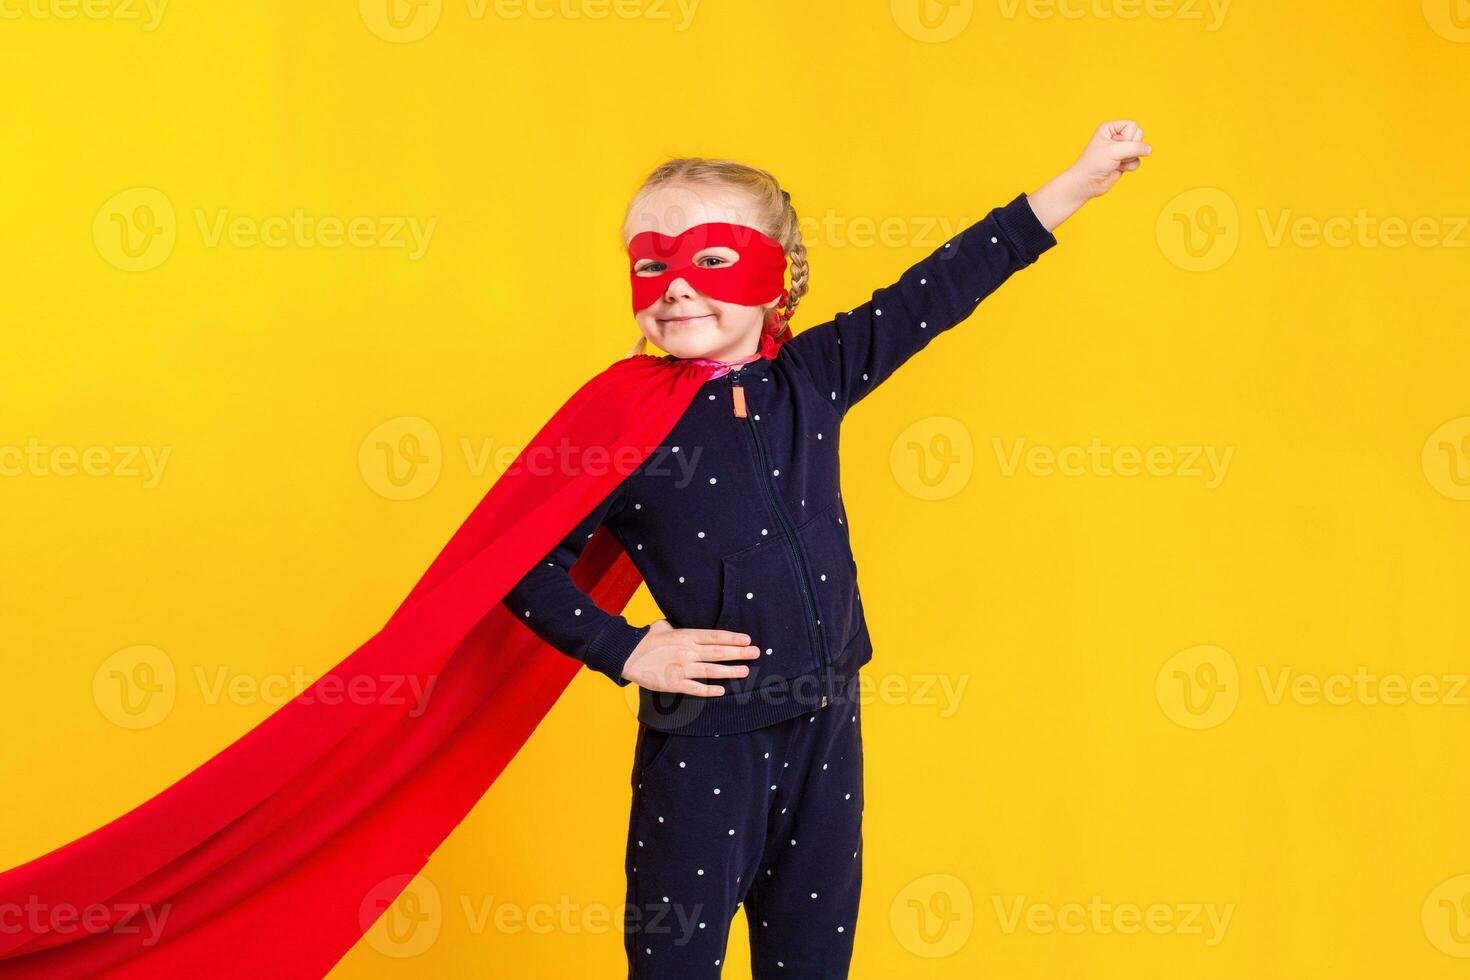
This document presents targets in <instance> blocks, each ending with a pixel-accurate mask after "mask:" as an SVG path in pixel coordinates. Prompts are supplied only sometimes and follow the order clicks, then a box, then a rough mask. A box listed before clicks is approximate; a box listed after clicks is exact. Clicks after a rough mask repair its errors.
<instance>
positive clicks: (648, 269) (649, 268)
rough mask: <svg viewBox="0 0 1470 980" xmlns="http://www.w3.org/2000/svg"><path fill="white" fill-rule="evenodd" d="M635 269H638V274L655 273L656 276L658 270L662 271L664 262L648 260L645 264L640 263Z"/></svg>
mask: <svg viewBox="0 0 1470 980" xmlns="http://www.w3.org/2000/svg"><path fill="white" fill-rule="evenodd" d="M637 271H638V274H639V275H640V276H645V275H655V276H656V275H658V274H659V273H660V272H663V271H664V264H663V263H662V262H650V263H648V264H647V265H640V266H639V267H638V270H637Z"/></svg>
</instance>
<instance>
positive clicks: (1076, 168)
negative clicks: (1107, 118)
mask: <svg viewBox="0 0 1470 980" xmlns="http://www.w3.org/2000/svg"><path fill="white" fill-rule="evenodd" d="M1153 151H1154V148H1153V147H1152V146H1149V145H1148V144H1147V143H1145V142H1144V141H1143V130H1141V129H1139V128H1138V123H1136V122H1134V121H1133V120H1131V119H1119V120H1115V121H1114V122H1105V123H1103V124H1102V125H1101V126H1099V127H1098V128H1097V132H1095V133H1093V134H1092V139H1091V140H1089V141H1088V143H1087V146H1085V147H1084V148H1083V150H1082V155H1081V156H1079V157H1078V158H1077V162H1076V163H1074V164H1072V167H1071V169H1072V172H1073V173H1074V174H1075V175H1076V177H1077V186H1078V188H1079V189H1080V190H1081V191H1082V193H1084V194H1085V195H1087V196H1088V197H1100V196H1102V195H1103V194H1106V193H1107V192H1108V189H1109V188H1111V187H1112V186H1113V185H1114V184H1116V183H1117V182H1118V178H1120V177H1122V176H1123V175H1124V174H1126V173H1128V172H1130V171H1133V170H1137V169H1138V168H1139V166H1140V165H1141V164H1142V158H1143V157H1146V156H1148V155H1149V154H1150V153H1152V152H1153Z"/></svg>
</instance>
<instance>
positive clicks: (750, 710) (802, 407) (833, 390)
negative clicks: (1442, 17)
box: [504, 194, 1056, 735]
mask: <svg viewBox="0 0 1470 980" xmlns="http://www.w3.org/2000/svg"><path fill="white" fill-rule="evenodd" d="M1055 244H1056V239H1055V238H1054V237H1053V236H1052V234H1051V232H1049V231H1047V229H1046V227H1045V226H1044V225H1042V224H1041V222H1040V221H1038V220H1037V218H1036V215H1035V213H1034V212H1033V211H1032V210H1031V205H1030V202H1029V201H1027V199H1026V196H1025V195H1024V194H1022V195H1018V196H1017V197H1016V198H1015V200H1013V201H1011V202H1010V203H1009V204H1007V205H1006V206H1005V207H1001V208H996V209H994V210H992V211H991V212H990V213H989V214H987V215H986V216H985V217H984V218H982V219H980V220H979V221H977V222H975V223H974V224H973V225H970V226H969V227H968V228H966V229H965V230H964V231H962V232H960V233H959V234H958V235H956V236H955V237H954V238H952V239H951V240H950V241H949V242H947V243H946V244H944V245H943V246H941V247H939V248H937V249H935V250H934V251H933V252H932V253H931V254H929V255H928V256H926V257H925V258H924V259H922V260H920V261H919V262H918V263H917V264H915V265H914V266H913V267H912V268H910V269H909V270H908V271H906V272H905V273H903V275H902V276H901V277H900V278H899V280H898V282H896V283H894V284H893V285H891V286H886V287H884V288H882V289H879V290H877V291H876V292H874V293H873V298H872V299H871V300H869V301H868V302H865V303H863V304H862V305H860V306H859V307H857V308H856V309H854V310H852V311H851V312H849V313H839V314H837V316H836V317H835V318H834V319H832V320H829V321H828V322H826V323H823V324H820V325H818V326H814V327H809V328H807V329H806V330H803V331H801V332H800V333H798V334H796V335H794V336H793V337H791V338H790V339H788V340H787V341H786V343H785V344H783V345H782V346H781V349H780V352H779V354H778V355H777V356H776V357H775V358H774V359H772V360H765V359H757V360H755V361H752V362H750V363H749V364H746V365H744V366H742V367H740V368H738V369H736V370H734V371H732V372H730V373H729V374H727V375H725V376H724V377H721V378H716V379H713V380H710V381H707V382H705V383H704V385H703V386H702V387H701V388H700V390H699V392H698V393H696V394H695V396H694V399H693V400H692V401H691V403H690V405H689V408H688V409H687V410H686V411H685V413H684V415H683V416H682V417H681V418H680V419H679V421H678V422H677V423H676V424H675V425H674V428H673V429H672V430H671V431H670V432H669V435H668V437H667V439H666V440H665V441H664V443H663V444H661V445H660V446H658V447H657V448H656V449H655V450H654V451H653V452H651V453H650V454H649V455H648V457H647V458H646V459H644V460H643V461H642V463H640V464H639V466H638V467H637V468H636V469H635V470H634V471H632V472H631V473H629V474H628V476H627V477H625V478H624V479H623V481H622V482H621V483H620V484H619V485H618V486H617V488H616V489H614V490H613V492H612V493H610V494H609V495H608V497H607V499H605V500H604V501H603V502H602V503H601V504H600V505H598V507H597V508H596V509H595V510H593V511H592V513H590V514H588V515H587V517H586V519H585V520H583V521H582V523H581V524H580V525H579V526H578V527H577V528H575V529H574V530H573V531H572V532H571V533H570V534H569V535H568V536H567V538H566V539H565V540H564V541H562V542H561V544H559V545H558V546H557V547H556V548H555V549H554V550H553V551H552V552H551V553H550V554H549V555H547V556H546V559H545V561H542V562H539V563H538V564H537V565H536V567H534V568H533V569H531V571H529V572H528V573H527V574H526V576H525V577H524V578H523V579H522V580H521V581H520V582H519V583H518V584H517V585H516V586H515V588H513V589H512V590H511V591H510V592H509V593H508V594H507V595H506V597H505V599H504V604H505V605H506V606H507V607H508V608H509V609H511V610H512V611H513V612H514V613H515V614H516V615H517V616H518V617H521V619H522V622H524V623H525V624H526V626H528V627H529V628H530V629H531V630H532V631H533V632H535V633H536V635H537V636H539V637H540V638H541V639H543V640H544V641H546V642H547V643H548V644H550V645H551V646H553V647H555V648H556V649H558V650H560V651H562V652H563V653H566V654H567V655H568V656H571V657H574V658H576V659H577V660H580V661H582V662H583V663H585V664H586V665H587V666H588V667H590V668H592V669H594V670H597V671H600V672H602V673H603V674H605V675H607V676H608V677H609V678H611V679H612V680H613V681H615V682H617V683H618V684H619V685H620V686H622V685H626V684H628V683H629V682H628V681H627V680H626V679H624V678H623V677H622V670H623V665H624V663H625V662H626V661H627V659H628V656H629V654H631V653H632V652H633V648H634V647H636V646H637V645H638V642H639V641H640V640H641V639H642V638H643V637H644V635H645V634H646V633H647V632H648V630H649V627H648V626H633V625H632V624H630V623H629V622H628V621H627V619H625V618H624V617H622V616H620V615H613V614H610V613H608V612H606V611H604V610H602V609H599V608H598V607H597V606H596V605H595V604H593V602H592V600H591V599H590V598H589V597H588V596H587V594H586V593H585V592H583V591H582V590H581V589H580V588H578V587H577V585H576V584H575V583H574V582H573V581H572V579H571V576H570V574H569V572H568V569H569V568H570V567H571V566H572V564H573V562H575V561H576V559H577V556H578V555H579V554H581V551H582V549H583V548H584V547H585V546H586V544H587V539H588V538H590V537H591V536H592V534H593V533H594V531H595V530H596V528H597V527H598V525H599V524H606V525H607V526H608V528H609V530H610V531H611V533H612V534H613V535H615V536H616V538H617V540H618V542H619V543H620V544H622V546H623V548H624V549H625V550H626V551H627V552H628V555H629V557H630V558H631V559H632V561H633V563H634V565H636V566H637V568H638V570H639V572H640V573H642V575H643V579H644V581H645V583H646V584H647V586H648V590H649V592H650V593H651V594H652V596H653V598H654V601H655V602H657V604H658V607H659V609H660V611H661V612H662V613H663V616H664V618H665V619H667V620H668V621H669V624H670V625H672V626H674V627H676V628H709V629H729V630H735V631H738V632H743V633H747V634H749V635H750V638H751V642H752V643H753V644H755V645H756V646H758V647H759V648H760V650H761V656H760V657H759V658H758V659H752V660H734V661H724V662H725V663H729V664H737V665H738V664H745V665H747V666H748V667H749V668H750V673H749V675H748V676H746V677H734V678H723V677H719V678H699V680H700V681H701V682H703V683H707V684H716V685H720V686H723V687H724V688H725V693H724V694H720V695H713V696H704V695H697V694H672V693H669V692H656V691H650V690H647V689H644V690H641V691H640V694H639V698H640V700H639V709H638V720H639V721H640V722H642V723H644V724H646V725H648V726H650V727H652V728H657V729H660V730H663V731H671V732H677V733H680V734H689V735H723V734H732V733H735V732H742V731H749V730H751V729H755V728H760V727H763V726H765V725H770V724H774V723H776V722H778V721H782V720H785V719H787V718H791V717H794V716H795V715H798V714H801V713H802V712H805V711H811V710H812V709H814V708H820V707H824V706H826V705H828V704H838V703H842V702H844V701H848V700H852V699H853V698H855V697H856V695H857V687H856V680H857V674H858V668H860V667H862V666H863V664H866V663H867V662H868V661H869V660H871V659H872V656H873V647H872V642H871V640H870V639H869V636H868V626H867V621H866V619H865V617H864V615H863V607H862V596H861V595H860V594H859V590H858V585H857V564H856V563H855V562H854V560H853V557H852V548H851V545H850V542H849V537H848V529H849V526H850V525H849V523H848V520H847V511H846V509H845V508H844V506H843V501H842V493H841V486H840V482H839V478H838V457H837V447H838V437H839V432H840V428H841V424H842V419H843V417H844V416H845V415H846V414H847V411H848V410H849V409H850V408H852V406H853V405H855V404H857V403H858V401H860V400H861V399H862V398H863V397H864V396H865V395H867V394H868V393H869V392H870V391H872V390H873V389H874V388H876V387H877V386H878V385H879V384H881V383H882V382H883V380H884V379H886V378H887V377H888V376H889V375H891V374H892V373H893V372H894V371H895V370H896V369H897V368H898V367H899V365H901V364H903V363H904V362H905V361H906V360H908V359H909V358H910V357H912V356H913V355H914V354H915V353H917V352H918V351H920V350H922V349H923V348H924V347H925V346H926V345H927V344H928V343H929V341H930V340H932V339H933V338H934V337H936V336H938V335H939V334H941V333H943V332H944V331H945V330H948V329H949V328H950V327H952V326H954V325H955V324H957V323H960V322H961V321H963V320H964V319H965V318H967V317H968V316H969V315H970V314H971V313H972V312H974V310H975V307H976V306H977V305H978V304H979V302H980V301H981V300H982V299H984V298H985V297H986V296H987V295H988V294H989V293H990V292H991V291H992V290H994V289H995V288H996V287H997V286H999V285H1000V284H1001V283H1003V282H1004V281H1005V280H1006V279H1007V278H1009V277H1010V275H1011V273H1013V272H1015V271H1016V270H1018V269H1020V268H1022V267H1024V266H1027V265H1029V264H1031V263H1032V262H1034V261H1036V258H1037V257H1038V256H1039V255H1040V254H1041V253H1042V252H1044V251H1046V250H1047V249H1048V248H1051V247H1052V246H1053V245H1055ZM673 357H674V355H672V354H669V355H666V359H670V360H672V359H673ZM736 386H739V387H742V388H743V389H744V401H745V406H746V413H745V416H744V417H741V415H740V414H739V412H738V410H737V407H736V406H737V402H736V399H735V393H734V391H733V390H732V389H733V388H735V387H736Z"/></svg>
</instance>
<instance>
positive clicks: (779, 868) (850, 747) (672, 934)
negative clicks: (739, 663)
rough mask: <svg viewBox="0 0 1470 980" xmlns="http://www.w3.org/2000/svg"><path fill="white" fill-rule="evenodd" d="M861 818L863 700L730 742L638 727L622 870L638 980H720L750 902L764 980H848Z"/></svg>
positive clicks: (755, 959)
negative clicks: (736, 922) (735, 926)
mask: <svg viewBox="0 0 1470 980" xmlns="http://www.w3.org/2000/svg"><path fill="white" fill-rule="evenodd" d="M862 817H863V740H862V712H861V711H860V705H859V703H858V701H857V700H856V698H854V699H853V700H851V701H846V702H834V703H833V704H830V705H828V706H827V707H825V708H819V709H816V710H814V711H811V712H808V713H806V714H800V715H797V716H796V717H795V718H789V719H787V720H786V721H782V722H778V723H776V724H774V725H768V726H766V727H765V728H758V729H756V730H755V731H750V732H739V733H737V734H734V735H711V736H698V735H670V734H668V733H667V732H660V731H657V730H656V729H652V728H649V727H647V726H645V725H640V726H639V729H638V741H637V747H636V749H635V752H634V760H633V805H632V812H631V813H630V815H629V818H628V850H627V856H626V859H625V862H624V869H625V871H626V872H627V875H628V891H627V899H626V904H625V907H624V916H625V918H624V922H623V929H624V944H625V946H626V949H627V955H628V976H629V978H630V980H655V978H665V977H668V978H678V980H699V978H704V977H719V976H720V969H721V964H722V963H723V962H724V960H725V945H726V940H727V938H728V936H729V932H730V922H731V920H732V919H733V918H734V917H735V912H736V910H737V909H738V908H739V907H740V906H741V905H742V904H743V905H744V906H745V917H746V922H747V923H748V927H749V932H750V959H751V964H752V975H753V977H754V978H755V980H765V978H768V977H770V978H774V977H786V978H794V980H815V978H822V980H826V978H832V977H839V978H840V977H846V976H847V975H848V965H849V963H850V962H851V960H852V943H853V933H854V931H855V927H856V925H857V912H858V893H859V891H860V889H861V887H862V860H863V835H862Z"/></svg>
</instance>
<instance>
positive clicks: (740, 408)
mask: <svg viewBox="0 0 1470 980" xmlns="http://www.w3.org/2000/svg"><path fill="white" fill-rule="evenodd" d="M730 394H731V395H733V396H734V397H735V417H736V418H737V419H743V418H745V388H744V386H743V385H741V384H740V383H739V382H736V383H735V384H732V385H731V386H730Z"/></svg>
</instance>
